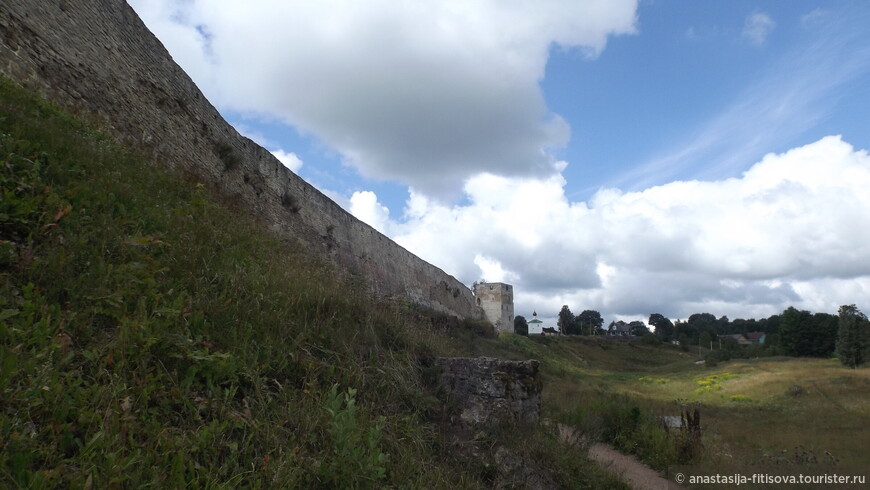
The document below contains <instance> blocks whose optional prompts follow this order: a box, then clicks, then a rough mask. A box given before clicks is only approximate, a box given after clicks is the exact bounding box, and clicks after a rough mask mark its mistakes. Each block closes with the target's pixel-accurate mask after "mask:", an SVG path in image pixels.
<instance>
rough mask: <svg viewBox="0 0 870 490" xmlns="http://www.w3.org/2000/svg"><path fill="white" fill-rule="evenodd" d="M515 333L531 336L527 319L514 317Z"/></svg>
mask: <svg viewBox="0 0 870 490" xmlns="http://www.w3.org/2000/svg"><path fill="white" fill-rule="evenodd" d="M514 333H515V334H517V335H529V322H527V321H526V317H524V316H522V315H517V316H515V317H514Z"/></svg>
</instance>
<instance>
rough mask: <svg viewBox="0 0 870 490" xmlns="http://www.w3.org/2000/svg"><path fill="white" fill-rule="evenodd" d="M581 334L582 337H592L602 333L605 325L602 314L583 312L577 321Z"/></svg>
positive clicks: (593, 311) (591, 311)
mask: <svg viewBox="0 0 870 490" xmlns="http://www.w3.org/2000/svg"><path fill="white" fill-rule="evenodd" d="M575 321H576V322H577V325H576V326H577V327H579V332H580V333H581V334H582V335H592V334H597V333H600V332H599V331H600V330H602V328H601V326H602V325H604V319H603V318H601V313H598V312H597V311H595V310H583V313H580V315H578V316H577V318H576V319H575Z"/></svg>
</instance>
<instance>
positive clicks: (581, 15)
mask: <svg viewBox="0 0 870 490" xmlns="http://www.w3.org/2000/svg"><path fill="white" fill-rule="evenodd" d="M131 3H132V4H133V6H134V7H135V8H136V9H137V12H139V13H140V15H141V16H142V17H143V19H144V20H145V21H146V23H147V24H148V25H149V27H151V28H152V29H153V30H154V31H155V32H156V33H157V34H158V35H159V36H160V38H161V39H163V40H164V42H165V43H166V44H167V46H168V47H169V49H170V51H171V52H172V54H173V56H174V57H175V58H176V60H177V61H178V62H179V63H180V64H181V65H182V66H183V67H184V68H185V69H187V70H188V71H189V72H190V73H191V75H192V77H193V78H194V80H195V81H196V82H197V83H198V84H199V85H200V87H201V88H203V90H204V91H205V92H206V94H207V95H208V96H209V98H210V99H211V100H212V101H214V102H216V103H217V105H219V106H220V107H222V108H224V109H232V110H236V111H239V112H242V113H248V114H251V113H253V114H261V115H264V116H268V117H278V118H280V119H282V120H283V121H285V122H287V123H290V124H292V125H293V126H295V127H296V128H298V129H299V130H301V131H303V132H306V133H307V134H312V135H314V136H315V137H317V138H319V139H320V140H321V141H322V142H324V143H325V144H326V145H328V146H329V147H332V148H334V149H336V150H338V151H339V152H340V153H341V155H342V156H343V158H344V161H345V162H346V163H347V164H348V165H351V166H353V167H355V168H357V169H358V170H359V171H360V172H361V173H362V174H364V175H366V176H370V177H376V178H385V179H392V180H399V181H401V182H403V183H405V184H408V185H410V186H412V187H414V188H415V189H417V191H418V192H420V193H425V194H427V195H429V196H440V197H445V196H451V195H452V194H454V193H457V192H458V191H461V188H462V184H463V182H464V181H465V180H466V179H467V178H469V177H471V176H473V175H475V174H477V173H480V172H489V173H492V174H496V175H509V176H519V175H526V176H528V175H541V174H552V173H555V172H556V171H557V170H556V169H555V168H554V166H553V165H554V161H553V158H552V157H551V156H550V154H549V153H548V150H549V149H551V148H554V147H559V146H561V145H564V144H565V143H566V141H567V139H568V136H569V128H568V125H567V123H566V122H565V121H564V120H562V118H560V117H559V116H558V115H557V114H554V113H552V112H550V111H549V109H548V108H547V105H546V102H545V100H544V97H543V95H542V93H541V90H540V87H539V82H540V80H541V79H542V77H543V76H544V68H545V65H546V61H547V57H548V53H549V49H550V48H551V46H552V45H560V46H563V47H565V48H576V49H580V50H582V51H583V52H584V53H586V55H587V56H590V57H594V56H597V54H598V53H600V52H601V50H602V49H603V48H604V46H605V44H606V41H607V38H608V36H611V35H616V34H625V33H632V32H634V29H635V19H636V8H637V2H636V0H590V1H584V2H575V1H573V0H561V1H552V2H546V3H539V2H512V3H503V2H495V1H479V2H467V1H464V0H454V1H445V2H399V3H397V2H392V1H388V0H375V1H369V2H352V1H339V0H336V1H326V2H311V1H308V2H305V1H284V0H269V1H262V2H258V3H257V4H256V6H254V5H252V4H249V3H245V2H235V1H230V0H218V1H209V2H205V1H202V0H190V1H186V2H172V1H170V0H154V1H148V2H146V1H143V0H137V1H133V2H131Z"/></svg>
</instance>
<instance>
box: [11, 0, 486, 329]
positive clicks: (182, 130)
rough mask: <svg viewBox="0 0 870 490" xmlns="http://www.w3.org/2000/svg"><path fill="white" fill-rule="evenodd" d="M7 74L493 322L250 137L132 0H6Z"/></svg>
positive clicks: (361, 264) (403, 288)
mask: <svg viewBox="0 0 870 490" xmlns="http://www.w3.org/2000/svg"><path fill="white" fill-rule="evenodd" d="M0 72H2V73H3V74H4V75H6V76H7V77H9V78H11V79H12V80H14V81H16V82H17V83H19V84H21V85H23V86H25V87H27V88H30V89H33V90H36V91H38V92H40V93H42V94H43V95H45V96H46V97H47V98H49V99H50V100H52V101H53V102H54V103H56V104H59V105H61V106H64V107H66V108H68V109H71V110H73V111H74V112H77V113H79V114H81V115H85V116H88V117H96V119H97V120H98V121H99V123H100V124H102V125H103V127H104V129H106V130H108V131H110V132H111V133H113V134H114V135H115V136H116V137H117V138H118V139H119V140H121V142H122V143H125V144H132V145H134V146H136V147H139V148H141V149H143V150H145V151H146V152H147V153H148V154H150V155H151V156H152V157H153V158H154V160H155V161H156V162H158V164H160V165H165V166H168V167H170V168H175V169H180V170H181V171H182V172H184V173H186V174H188V175H190V176H191V177H193V178H195V179H197V180H198V181H200V182H202V183H204V184H206V185H208V186H209V187H210V188H212V189H213V190H215V191H216V192H218V193H219V194H220V195H222V196H223V197H224V198H226V199H228V200H229V201H230V202H233V203H236V204H238V205H240V206H241V207H242V208H243V209H246V210H247V211H248V212H250V213H251V214H253V215H255V216H257V217H258V218H259V219H261V220H262V221H263V222H264V223H265V224H266V225H267V226H268V227H269V228H270V229H271V230H272V231H274V232H276V233H278V234H279V235H281V236H283V237H287V238H291V239H296V240H298V241H299V242H301V244H302V245H303V246H304V248H305V249H306V250H307V251H308V253H310V254H311V255H312V256H314V257H316V258H318V259H326V260H328V261H331V262H332V263H334V264H336V265H337V266H338V268H339V269H340V270H346V271H349V272H351V273H355V274H359V275H362V276H363V277H364V278H365V280H366V282H367V283H368V285H369V287H370V288H371V290H372V292H374V293H375V294H376V295H378V296H381V297H386V296H399V297H403V298H405V299H407V300H409V301H411V302H413V303H416V304H419V305H422V306H425V307H429V308H432V309H435V310H437V311H441V312H444V313H448V314H451V315H454V316H458V317H461V318H482V316H483V314H482V312H481V311H480V309H479V308H477V307H476V305H475V302H474V297H473V296H472V294H471V291H470V290H469V288H468V287H466V286H465V285H463V284H462V283H460V282H459V281H457V280H456V279H455V278H454V277H452V276H450V275H448V274H446V273H445V272H444V271H442V270H441V269H439V268H437V267H435V266H433V265H431V264H429V263H427V262H425V261H423V260H422V259H420V258H419V257H417V256H415V255H413V254H412V253H410V252H408V251H407V250H405V249H404V248H402V247H401V246H399V245H398V244H396V243H395V242H393V241H392V240H390V239H389V238H387V237H386V236H384V235H382V234H381V233H379V232H377V231H376V230H375V229H373V228H371V227H370V226H368V225H366V224H365V223H363V222H361V221H359V220H357V219H356V218H354V217H353V216H352V215H350V214H349V213H347V212H346V211H344V210H343V209H342V208H341V207H340V206H338V205H337V204H336V203H335V202H333V201H332V200H330V199H329V198H327V197H326V196H325V195H323V194H322V193H321V192H319V191H318V190H317V189H315V188H314V187H312V186H311V185H309V184H308V183H306V182H305V181H303V180H302V179H301V178H299V177H298V176H296V175H295V174H294V173H293V172H291V171H290V170H288V169H287V168H286V167H284V166H283V165H282V164H281V163H280V162H279V161H278V160H277V159H276V158H275V157H274V156H272V154H271V153H269V152H268V151H267V150H266V149H264V148H262V147H260V146H259V145H257V144H256V143H254V142H253V141H251V140H250V139H248V138H245V137H243V136H241V135H240V134H239V133H238V132H237V131H236V130H235V129H234V128H232V127H231V126H230V125H229V124H228V123H227V122H226V121H225V120H224V119H223V118H222V117H221V115H220V114H219V113H218V112H217V110H216V109H215V108H214V107H213V106H212V105H211V103H209V101H208V100H206V98H205V97H204V96H203V94H202V92H200V90H199V89H198V88H197V87H196V85H195V84H194V83H193V81H192V80H191V79H190V78H189V77H188V76H187V74H186V73H185V72H184V71H183V70H182V69H181V68H180V67H179V66H178V65H177V64H176V63H175V62H174V61H173V60H172V58H171V56H170V55H169V53H168V52H167V51H166V49H165V48H164V47H163V45H162V44H161V43H160V41H158V40H157V38H156V37H155V36H154V35H153V34H151V32H150V31H149V30H148V29H147V28H146V27H145V25H144V23H142V21H141V20H140V19H139V17H138V16H137V15H136V13H135V12H134V11H133V9H132V8H131V7H130V6H129V5H127V3H126V2H125V1H123V0H29V1H24V0H3V2H2V4H0Z"/></svg>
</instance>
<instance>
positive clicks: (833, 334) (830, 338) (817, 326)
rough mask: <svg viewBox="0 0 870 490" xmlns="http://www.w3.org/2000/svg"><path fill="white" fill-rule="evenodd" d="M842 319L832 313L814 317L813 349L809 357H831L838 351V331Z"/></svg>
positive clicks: (817, 314) (818, 314)
mask: <svg viewBox="0 0 870 490" xmlns="http://www.w3.org/2000/svg"><path fill="white" fill-rule="evenodd" d="M839 324H840V319H839V318H838V317H837V315H831V314H830V313H816V314H815V315H813V337H814V341H813V347H812V348H811V349H810V352H809V354H808V355H810V356H814V357H829V356H831V355H832V354H833V353H834V351H835V350H837V330H838V327H839Z"/></svg>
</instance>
